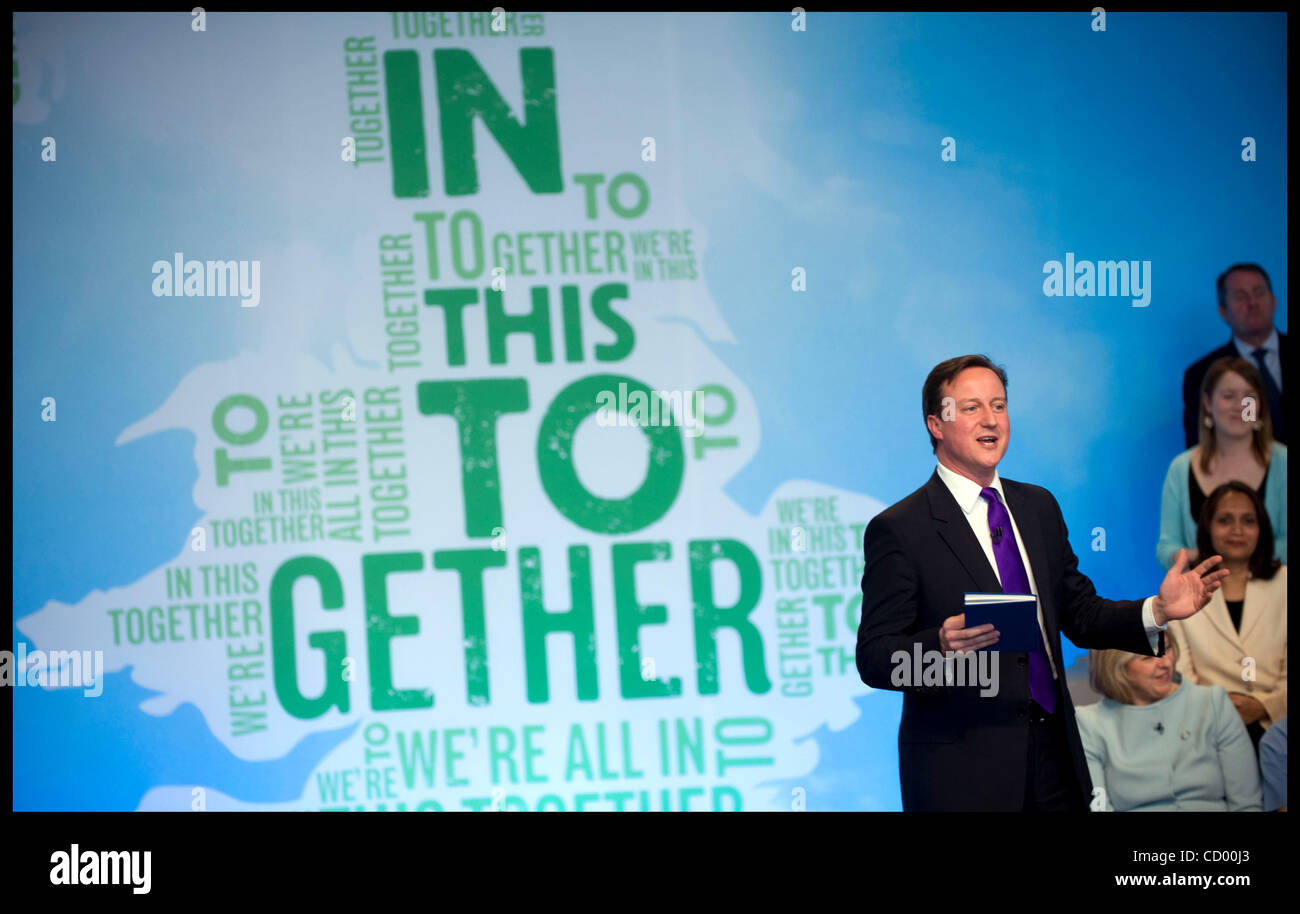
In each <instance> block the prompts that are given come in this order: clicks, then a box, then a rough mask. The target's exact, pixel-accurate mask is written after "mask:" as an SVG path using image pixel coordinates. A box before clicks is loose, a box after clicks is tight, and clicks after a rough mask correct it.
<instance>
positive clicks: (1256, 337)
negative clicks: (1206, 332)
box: [1183, 263, 1287, 447]
mask: <svg viewBox="0 0 1300 914" xmlns="http://www.w3.org/2000/svg"><path fill="white" fill-rule="evenodd" d="M1215 285H1216V288H1217V290H1218V295H1219V317H1221V318H1223V322H1224V323H1225V324H1227V325H1228V326H1229V327H1231V328H1232V338H1231V339H1230V340H1228V342H1227V344H1226V345H1223V346H1220V347H1219V348H1218V349H1216V350H1214V351H1213V352H1211V353H1210V354H1209V355H1207V356H1205V357H1204V358H1202V359H1198V360H1197V361H1195V362H1193V363H1192V364H1191V366H1189V367H1188V369H1187V371H1186V372H1184V373H1183V437H1184V442H1185V444H1186V446H1187V447H1194V446H1195V445H1196V442H1197V441H1199V440H1200V433H1201V428H1200V423H1201V421H1202V419H1203V417H1204V413H1203V412H1202V411H1201V382H1202V381H1204V380H1205V372H1206V369H1208V368H1209V367H1210V365H1211V364H1212V363H1213V362H1215V361H1216V360H1218V359H1221V358H1223V357H1224V356H1231V357H1232V358H1234V359H1235V358H1239V357H1240V358H1243V359H1246V360H1247V361H1248V362H1251V363H1253V364H1254V365H1255V367H1257V368H1258V369H1259V371H1260V374H1261V375H1263V376H1264V387H1265V390H1264V395H1265V396H1267V397H1268V412H1269V418H1271V419H1272V420H1273V437H1274V438H1276V439H1277V440H1278V442H1279V443H1281V444H1286V429H1285V428H1284V427H1283V420H1284V419H1285V416H1284V415H1283V412H1282V410H1283V407H1284V406H1285V403H1286V400H1285V393H1286V387H1287V369H1286V364H1287V363H1286V334H1285V333H1279V332H1278V330H1277V328H1276V327H1274V326H1273V314H1274V312H1276V311H1277V299H1276V298H1275V297H1274V296H1273V283H1272V282H1271V281H1270V280H1269V278H1268V274H1267V273H1265V272H1264V268H1263V267H1261V266H1260V265H1259V264H1256V263H1234V264H1233V265H1232V266H1230V267H1228V269H1226V270H1224V271H1223V272H1222V273H1220V274H1219V279H1218V281H1217V283H1216V284H1215Z"/></svg>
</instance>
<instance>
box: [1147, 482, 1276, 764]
mask: <svg viewBox="0 0 1300 914" xmlns="http://www.w3.org/2000/svg"><path fill="white" fill-rule="evenodd" d="M1196 548H1197V549H1198V550H1199V551H1200V553H1201V554H1202V555H1221V556H1223V567H1224V568H1226V569H1228V572H1229V574H1228V577H1227V578H1226V579H1224V581H1223V586H1222V587H1221V588H1220V589H1219V590H1217V591H1216V592H1215V594H1214V596H1213V597H1212V598H1211V599H1210V602H1209V605H1207V606H1206V607H1205V608H1204V609H1202V610H1201V611H1200V612H1199V613H1197V614H1196V615H1195V616H1193V617H1191V618H1190V619H1184V620H1182V621H1177V622H1170V623H1169V634H1170V636H1171V637H1172V638H1173V639H1174V641H1175V642H1176V644H1177V648H1178V672H1180V673H1181V674H1182V675H1183V676H1184V678H1186V679H1188V680H1190V681H1192V682H1195V683H1199V684H1201V685H1221V686H1223V687H1224V688H1225V689H1226V690H1227V691H1228V697H1229V698H1231V699H1232V704H1233V706H1234V707H1236V709H1237V713H1238V714H1240V715H1241V720H1242V723H1244V724H1245V725H1246V732H1247V733H1249V734H1250V738H1251V742H1253V743H1254V744H1255V746H1256V748H1258V746H1259V740H1260V737H1262V736H1263V735H1264V731H1265V730H1267V729H1268V728H1269V727H1270V726H1272V725H1273V724H1274V723H1276V722H1277V721H1279V720H1282V719H1283V718H1284V717H1286V566H1285V565H1283V564H1282V563H1281V562H1279V561H1278V560H1277V559H1275V558H1274V557H1273V528H1272V524H1271V523H1270V522H1269V516H1268V512H1267V511H1265V510H1264V505H1263V504H1262V503H1261V502H1260V498H1259V493H1258V492H1257V491H1256V490H1255V489H1253V488H1251V487H1250V486H1248V485H1246V484H1245V483H1243V482H1237V481H1235V480H1234V481H1232V482H1225V483H1224V484H1223V485H1221V486H1219V487H1218V488H1216V489H1215V490H1214V491H1213V492H1211V493H1210V495H1209V497H1208V498H1206V500H1205V506H1204V507H1203V508H1202V509H1201V516H1200V522H1199V523H1198V524H1197V528H1196Z"/></svg>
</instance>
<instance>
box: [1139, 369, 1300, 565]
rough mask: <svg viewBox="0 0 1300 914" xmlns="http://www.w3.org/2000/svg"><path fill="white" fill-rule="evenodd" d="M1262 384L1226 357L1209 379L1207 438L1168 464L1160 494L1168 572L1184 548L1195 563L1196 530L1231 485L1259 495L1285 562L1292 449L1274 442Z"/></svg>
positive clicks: (1160, 553) (1255, 373) (1277, 553)
mask: <svg viewBox="0 0 1300 914" xmlns="http://www.w3.org/2000/svg"><path fill="white" fill-rule="evenodd" d="M1263 384H1264V381H1263V378H1262V377H1261V376H1260V374H1259V369H1257V368H1256V367H1255V366H1254V365H1252V364H1251V363H1250V362H1248V361H1246V360H1245V359H1240V358H1238V359H1234V358H1222V359H1219V360H1217V361H1216V362H1214V363H1213V364H1212V365H1210V367H1209V369H1208V370H1207V371H1206V373H1205V384H1204V386H1203V388H1202V393H1201V413H1200V419H1201V426H1200V427H1201V440H1200V442H1199V443H1198V444H1197V445H1196V447H1194V448H1192V449H1190V450H1187V451H1183V453H1181V454H1179V455H1178V456H1177V457H1175V458H1174V459H1173V462H1171V463H1170V464H1169V472H1168V473H1166V474H1165V485H1164V489H1163V490H1162V492H1161V494H1160V539H1159V540H1158V541H1157V542H1156V558H1157V559H1158V560H1159V562H1160V564H1161V566H1162V567H1164V568H1165V569H1168V568H1169V567H1170V566H1172V565H1173V563H1174V556H1175V555H1177V553H1178V550H1179V549H1184V548H1185V549H1187V552H1188V555H1189V557H1190V558H1189V561H1191V562H1195V560H1196V525H1197V522H1198V521H1199V519H1200V518H1199V516H1198V515H1199V513H1200V509H1201V507H1202V506H1203V504H1204V502H1205V498H1206V496H1208V495H1209V494H1210V493H1211V492H1213V491H1214V490H1215V489H1216V488H1218V486H1219V485H1221V484H1222V483H1225V482H1227V481H1229V480H1233V479H1235V480H1239V481H1240V482H1243V483H1245V484H1246V485H1248V486H1250V487H1251V488H1252V489H1255V490H1257V491H1259V494H1260V497H1261V498H1262V500H1263V502H1264V508H1265V510H1267V511H1268V516H1269V520H1271V521H1272V523H1273V548H1274V552H1273V557H1274V558H1276V559H1278V560H1279V561H1281V562H1282V564H1284V565H1285V564H1286V560H1287V555H1286V462H1287V461H1286V455H1287V450H1286V445H1283V444H1278V443H1277V442H1276V441H1274V440H1273V425H1272V420H1271V419H1270V417H1269V414H1268V398H1267V397H1266V396H1264V395H1263V394H1262V393H1260V391H1262V390H1263Z"/></svg>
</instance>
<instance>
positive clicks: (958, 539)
mask: <svg viewBox="0 0 1300 914" xmlns="http://www.w3.org/2000/svg"><path fill="white" fill-rule="evenodd" d="M925 491H926V495H927V497H928V498H929V499H930V516H931V517H933V518H934V519H935V520H937V521H940V524H939V526H938V527H937V529H938V531H939V536H940V538H942V539H943V541H944V542H945V543H947V544H948V548H949V549H951V550H952V554H953V555H954V556H956V557H957V561H958V562H960V563H961V565H962V567H963V568H965V569H966V573H967V574H969V575H970V577H971V580H972V581H973V582H974V583H975V587H976V588H977V592H979V593H1001V592H1002V588H1001V587H999V586H998V576H997V574H996V573H995V572H994V571H993V566H992V565H990V564H989V560H988V556H986V555H985V554H984V550H983V549H982V548H980V544H979V540H977V539H975V534H974V532H973V531H972V530H971V528H970V523H969V522H968V521H967V520H966V515H965V514H964V513H962V510H961V506H960V505H958V504H957V499H955V498H953V497H952V493H951V492H949V491H948V487H947V486H946V485H944V484H943V480H942V479H940V478H939V471H938V470H936V471H935V472H934V474H933V475H932V476H931V477H930V481H929V482H928V483H926V487H925Z"/></svg>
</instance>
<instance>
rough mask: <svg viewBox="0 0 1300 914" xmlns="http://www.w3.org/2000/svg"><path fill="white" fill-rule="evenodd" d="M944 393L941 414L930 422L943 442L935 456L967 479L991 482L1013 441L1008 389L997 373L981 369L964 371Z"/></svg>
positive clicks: (931, 431)
mask: <svg viewBox="0 0 1300 914" xmlns="http://www.w3.org/2000/svg"><path fill="white" fill-rule="evenodd" d="M940 389H941V391H942V393H943V396H944V400H943V401H942V404H941V406H940V414H939V415H938V416H928V417H927V418H926V423H927V424H928V425H929V427H930V433H931V434H932V435H934V437H936V438H938V439H939V445H938V447H937V448H936V449H935V456H936V457H939V458H941V459H943V460H944V462H945V463H946V464H947V465H949V466H950V467H951V468H953V469H956V470H957V471H958V472H960V473H961V474H962V475H964V476H967V477H970V478H972V479H991V478H992V476H993V472H994V471H995V470H996V469H997V466H998V462H999V461H1000V460H1002V455H1003V454H1005V453H1006V452H1007V442H1008V441H1009V440H1010V438H1011V420H1010V418H1009V417H1008V416H1007V392H1006V389H1005V388H1004V387H1003V386H1002V382H1001V381H1000V380H999V379H998V376H997V375H996V374H995V373H994V372H992V371H990V370H989V369H987V368H978V367H977V368H967V369H964V370H963V371H961V372H960V373H959V374H958V375H957V377H955V378H953V379H952V381H951V382H950V383H948V384H945V385H943V387H942V388H940ZM949 397H951V398H952V399H951V400H949V399H948V398H949Z"/></svg>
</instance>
